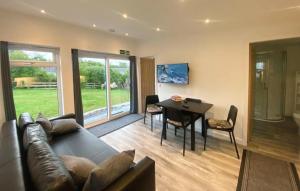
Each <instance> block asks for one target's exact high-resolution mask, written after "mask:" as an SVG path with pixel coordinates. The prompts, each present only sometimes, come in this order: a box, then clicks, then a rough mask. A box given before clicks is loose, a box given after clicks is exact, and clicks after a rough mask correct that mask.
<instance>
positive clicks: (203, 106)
mask: <svg viewBox="0 0 300 191" xmlns="http://www.w3.org/2000/svg"><path fill="white" fill-rule="evenodd" d="M156 105H158V106H161V107H165V108H173V109H178V110H182V111H187V112H191V113H198V114H205V113H206V112H207V111H208V110H209V109H210V108H211V107H212V106H213V104H210V103H203V102H202V103H197V102H191V101H173V100H172V99H167V100H164V101H162V102H159V103H157V104H156Z"/></svg>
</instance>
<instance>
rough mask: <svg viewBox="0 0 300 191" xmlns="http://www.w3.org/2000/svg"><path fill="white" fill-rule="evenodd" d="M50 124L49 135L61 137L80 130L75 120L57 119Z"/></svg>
mask: <svg viewBox="0 0 300 191" xmlns="http://www.w3.org/2000/svg"><path fill="white" fill-rule="evenodd" d="M51 124H52V130H51V135H63V134H67V133H71V132H73V131H77V130H78V129H79V128H80V125H79V124H78V123H77V122H76V120H75V119H57V120H54V121H52V122H51Z"/></svg>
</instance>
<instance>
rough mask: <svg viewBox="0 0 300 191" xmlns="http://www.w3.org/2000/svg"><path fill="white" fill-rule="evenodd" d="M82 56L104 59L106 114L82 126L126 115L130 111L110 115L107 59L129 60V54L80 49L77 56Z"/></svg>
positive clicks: (97, 123)
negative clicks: (102, 117)
mask: <svg viewBox="0 0 300 191" xmlns="http://www.w3.org/2000/svg"><path fill="white" fill-rule="evenodd" d="M82 57H86V58H99V59H104V61H105V79H106V107H107V116H106V117H105V118H104V119H100V120H96V121H92V122H90V123H88V124H85V125H84V127H85V128H90V127H94V126H96V125H100V124H103V123H105V122H108V121H111V120H114V119H117V118H120V117H122V116H125V115H128V114H129V113H130V112H129V111H128V112H122V113H120V114H116V115H112V102H111V88H110V64H109V60H110V59H117V60H126V61H127V60H129V56H127V55H119V54H109V53H101V52H92V51H84V50H80V51H79V55H78V58H82ZM79 64H80V63H79Z"/></svg>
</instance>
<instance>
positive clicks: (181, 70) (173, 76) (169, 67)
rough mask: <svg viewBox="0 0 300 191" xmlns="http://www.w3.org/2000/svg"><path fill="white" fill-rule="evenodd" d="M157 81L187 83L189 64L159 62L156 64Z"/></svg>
mask: <svg viewBox="0 0 300 191" xmlns="http://www.w3.org/2000/svg"><path fill="white" fill-rule="evenodd" d="M157 81H158V83H172V84H188V83H189V65H188V64H187V63H182V64H160V65H157Z"/></svg>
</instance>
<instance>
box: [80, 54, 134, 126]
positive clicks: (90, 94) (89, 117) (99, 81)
mask: <svg viewBox="0 0 300 191" xmlns="http://www.w3.org/2000/svg"><path fill="white" fill-rule="evenodd" d="M129 65H130V64H129V60H128V59H126V58H119V57H116V58H115V57H113V56H110V55H103V54H96V53H94V54H83V56H80V57H79V72H80V87H81V99H82V107H83V118H84V125H85V126H87V127H89V126H93V125H96V124H100V123H103V122H105V121H108V120H111V119H113V118H116V117H118V116H121V115H124V114H127V113H129V110H130V75H129Z"/></svg>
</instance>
